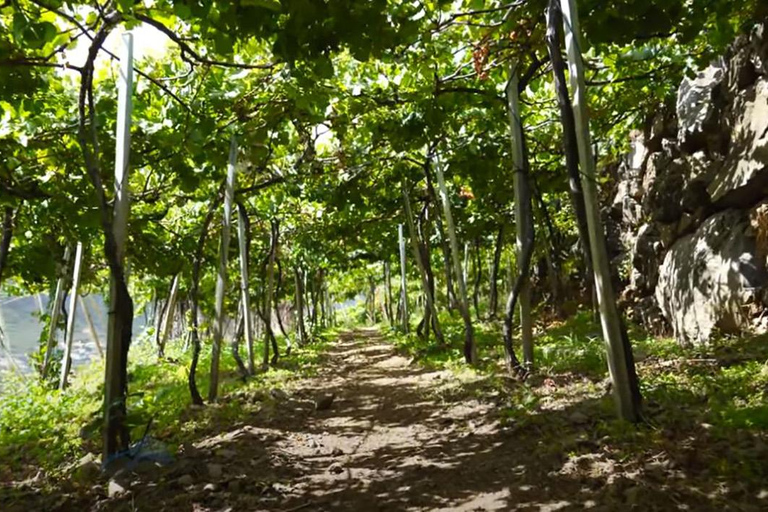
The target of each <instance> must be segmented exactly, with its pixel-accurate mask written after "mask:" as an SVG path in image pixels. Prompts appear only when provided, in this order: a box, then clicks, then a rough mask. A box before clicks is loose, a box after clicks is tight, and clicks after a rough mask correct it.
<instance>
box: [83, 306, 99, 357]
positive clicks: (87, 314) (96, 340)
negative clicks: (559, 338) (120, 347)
mask: <svg viewBox="0 0 768 512" xmlns="http://www.w3.org/2000/svg"><path fill="white" fill-rule="evenodd" d="M90 298H91V297H90V296H89V297H87V298H86V297H80V301H81V302H82V303H83V314H84V315H85V321H86V322H88V330H89V331H90V332H91V338H93V342H94V343H95V344H96V349H97V350H98V351H99V357H101V358H102V359H104V349H103V348H102V347H101V340H100V339H99V333H98V332H97V331H96V326H95V325H93V316H91V311H90V308H89V307H88V299H90ZM91 303H93V299H91Z"/></svg>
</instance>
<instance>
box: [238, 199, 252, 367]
mask: <svg viewBox="0 0 768 512" xmlns="http://www.w3.org/2000/svg"><path fill="white" fill-rule="evenodd" d="M244 217H245V216H244V215H243V212H241V211H240V209H238V210H237V238H238V242H239V246H240V293H241V294H242V297H243V298H242V301H243V331H244V333H245V346H246V349H247V351H248V372H249V373H250V374H251V375H253V374H254V373H256V369H255V368H254V357H255V355H254V353H253V332H252V329H251V296H250V293H249V291H248V254H247V253H248V251H247V248H246V246H245V243H246V240H247V238H248V234H247V233H246V232H245V224H246V219H245V218H244Z"/></svg>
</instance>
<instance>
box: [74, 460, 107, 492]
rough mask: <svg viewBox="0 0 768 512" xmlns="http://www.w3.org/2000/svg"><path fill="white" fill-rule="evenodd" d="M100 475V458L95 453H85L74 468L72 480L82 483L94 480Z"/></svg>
mask: <svg viewBox="0 0 768 512" xmlns="http://www.w3.org/2000/svg"><path fill="white" fill-rule="evenodd" d="M99 475H101V464H100V462H99V458H98V457H97V456H96V455H95V454H93V453H87V454H85V455H83V456H82V457H81V458H80V460H78V461H77V462H76V463H75V466H74V468H73V469H72V480H73V481H75V482H77V483H79V484H81V485H85V484H89V483H91V482H93V481H94V480H96V479H97V478H98V477H99Z"/></svg>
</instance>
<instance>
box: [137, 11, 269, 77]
mask: <svg viewBox="0 0 768 512" xmlns="http://www.w3.org/2000/svg"><path fill="white" fill-rule="evenodd" d="M136 19H137V20H139V21H143V22H144V23H146V24H147V25H151V26H153V27H155V28H156V29H157V30H159V31H160V32H162V33H163V34H165V35H166V36H168V39H170V40H171V41H173V42H174V43H176V44H177V45H178V46H179V48H181V52H182V58H183V57H184V54H187V55H190V56H191V57H192V58H193V59H194V60H196V61H197V62H199V63H200V64H207V65H209V66H220V67H224V68H236V69H272V68H273V67H275V64H274V63H269V64H239V63H237V62H226V61H220V60H213V59H208V58H206V57H203V56H202V55H200V54H199V53H197V52H196V51H195V50H194V49H192V47H191V46H189V45H188V44H187V43H186V42H185V41H184V40H183V39H182V38H181V37H179V36H178V34H176V33H175V32H174V31H173V30H171V29H170V28H168V27H166V26H165V25H163V24H162V23H161V22H159V21H157V20H155V19H153V18H150V17H149V16H145V15H143V14H136Z"/></svg>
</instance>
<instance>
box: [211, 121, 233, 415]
mask: <svg viewBox="0 0 768 512" xmlns="http://www.w3.org/2000/svg"><path fill="white" fill-rule="evenodd" d="M236 167H237V138H235V136H234V135H232V142H231V143H230V145H229V165H228V166H227V183H226V187H225V193H224V218H223V219H222V224H221V226H222V227H221V246H220V247H219V275H218V278H217V279H216V308H215V315H216V317H215V320H214V328H213V347H212V349H211V382H210V387H209V388H208V400H209V401H210V402H214V401H215V400H216V397H217V396H218V394H219V358H220V355H221V343H222V340H223V338H224V317H225V315H224V295H225V292H226V289H227V260H228V256H229V234H230V230H231V229H232V203H233V202H234V197H235V169H236Z"/></svg>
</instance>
